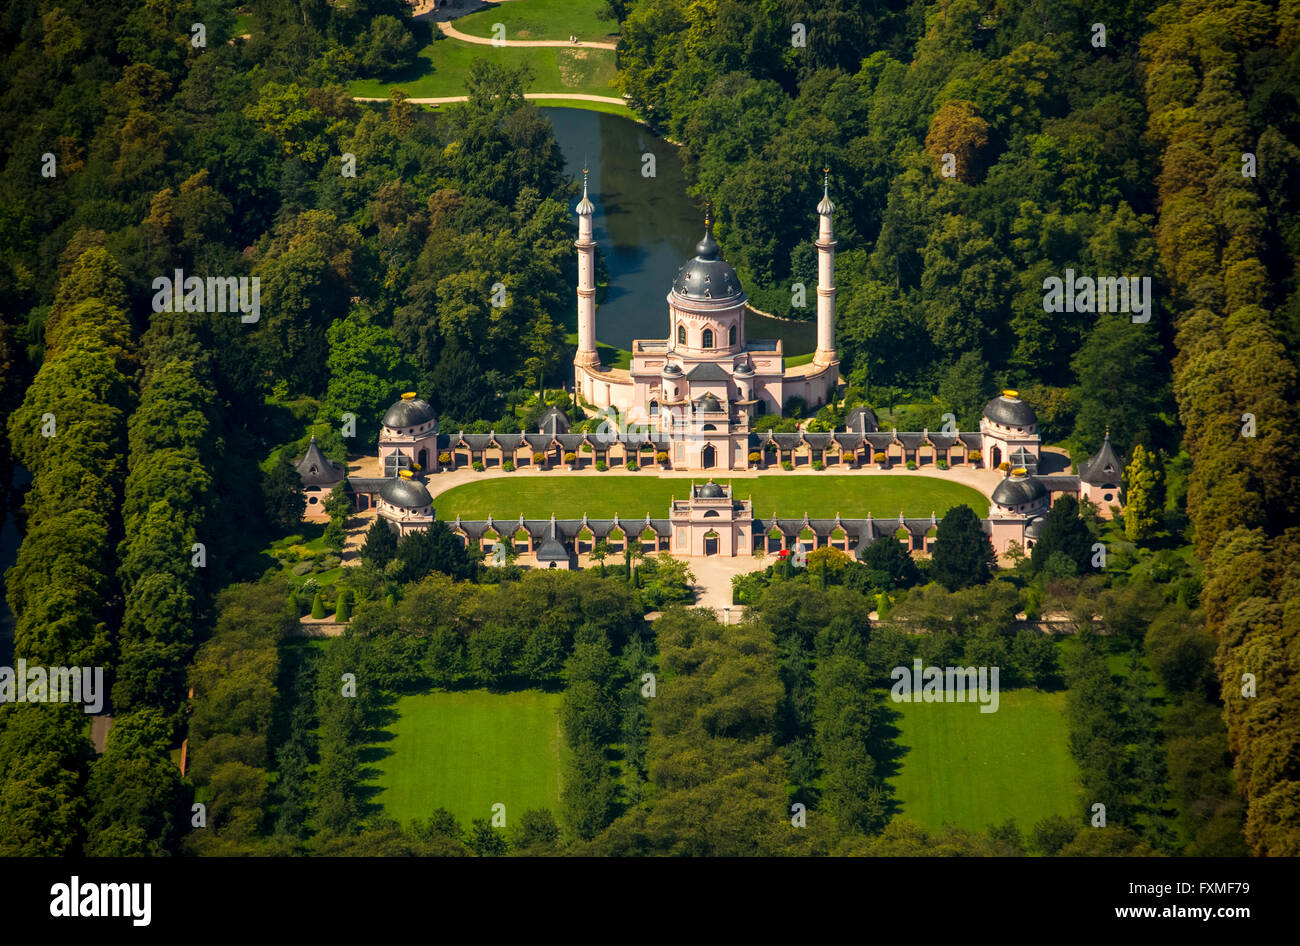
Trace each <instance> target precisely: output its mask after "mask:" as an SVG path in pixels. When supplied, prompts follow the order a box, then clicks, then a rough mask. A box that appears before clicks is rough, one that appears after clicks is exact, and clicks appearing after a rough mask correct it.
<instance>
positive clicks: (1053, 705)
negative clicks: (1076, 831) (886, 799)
mask: <svg viewBox="0 0 1300 946" xmlns="http://www.w3.org/2000/svg"><path fill="white" fill-rule="evenodd" d="M888 705H889V706H890V707H891V708H892V709H895V710H897V711H898V712H900V713H901V714H902V718H901V719H900V720H898V721H897V722H896V725H897V726H898V728H899V729H900V730H902V734H901V735H900V736H899V737H898V744H899V745H900V746H904V747H907V748H908V750H909V751H908V752H907V753H906V754H905V755H904V756H903V757H902V759H901V760H900V766H901V770H900V771H899V773H898V774H897V775H896V776H895V777H894V778H893V779H892V782H893V785H894V788H895V791H896V793H897V796H896V797H897V801H898V802H899V804H900V806H901V812H900V816H901V817H903V818H906V819H908V820H910V821H915V822H917V823H918V824H920V825H922V826H924V827H927V828H935V829H937V828H942V827H943V825H944V824H945V823H947V824H953V825H956V826H957V827H960V828H967V829H969V830H972V831H983V830H985V829H986V828H987V827H988V826H989V825H995V824H996V825H1000V824H1002V823H1003V822H1005V821H1006V820H1007V819H1008V818H1015V819H1016V824H1017V825H1019V826H1020V829H1021V830H1022V831H1027V830H1028V829H1029V828H1031V827H1033V825H1034V824H1035V823H1036V822H1038V821H1041V820H1042V819H1043V818H1046V817H1048V816H1049V815H1057V814H1059V815H1067V816H1070V817H1074V816H1075V815H1077V814H1078V813H1079V811H1078V809H1079V801H1078V793H1079V790H1080V787H1079V783H1078V770H1077V768H1076V767H1075V764H1074V760H1073V759H1071V758H1070V750H1069V746H1068V744H1067V742H1066V725H1065V692H1064V691H1061V692H1058V693H1038V692H1035V691H1034V690H1028V689H1026V690H1003V691H1002V692H1001V694H1000V699H999V705H998V711H997V712H996V713H981V712H980V711H979V705H978V704H971V703H895V702H893V701H892V700H889V701H888Z"/></svg>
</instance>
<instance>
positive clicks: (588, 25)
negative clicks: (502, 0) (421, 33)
mask: <svg viewBox="0 0 1300 946" xmlns="http://www.w3.org/2000/svg"><path fill="white" fill-rule="evenodd" d="M603 6H604V0H515V2H514V3H507V4H503V5H501V6H496V7H492V8H491V9H489V10H481V11H479V12H478V13H471V14H469V15H468V16H462V17H457V18H456V19H455V20H453V21H452V24H451V25H452V26H454V27H456V29H458V30H459V31H460V32H462V33H464V34H466V35H467V36H482V37H485V38H487V39H491V38H492V36H493V33H492V27H493V26H494V25H496V24H497V23H500V24H501V25H502V26H504V27H505V28H506V40H507V41H510V40H516V39H522V40H539V39H550V40H567V39H568V38H569V37H570V36H577V37H578V39H582V40H595V41H597V42H601V43H612V42H616V41H617V40H618V22H617V21H616V20H612V19H611V20H602V19H601V18H600V17H599V16H597V13H598V12H599V11H600V9H601V8H602V7H603Z"/></svg>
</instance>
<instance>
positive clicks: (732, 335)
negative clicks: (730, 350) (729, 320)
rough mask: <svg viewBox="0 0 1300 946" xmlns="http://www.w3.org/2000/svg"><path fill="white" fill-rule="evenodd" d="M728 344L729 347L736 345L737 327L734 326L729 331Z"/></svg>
mask: <svg viewBox="0 0 1300 946" xmlns="http://www.w3.org/2000/svg"><path fill="white" fill-rule="evenodd" d="M727 344H728V345H734V344H736V326H734V325H733V326H732V327H731V328H730V329H728V330H727Z"/></svg>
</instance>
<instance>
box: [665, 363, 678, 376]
mask: <svg viewBox="0 0 1300 946" xmlns="http://www.w3.org/2000/svg"><path fill="white" fill-rule="evenodd" d="M681 373H682V369H681V366H679V365H675V364H673V363H672V362H671V361H670V362H668V364H666V365H664V370H663V374H664V376H665V377H676V376H677V375H679V374H681Z"/></svg>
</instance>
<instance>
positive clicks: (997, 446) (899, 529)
mask: <svg viewBox="0 0 1300 946" xmlns="http://www.w3.org/2000/svg"><path fill="white" fill-rule="evenodd" d="M594 209H595V208H594V206H593V205H592V203H591V199H590V197H589V196H588V194H587V187H586V183H585V181H584V184H583V195H582V199H581V201H580V202H579V204H578V206H577V216H578V239H577V241H576V243H575V246H576V247H577V250H578V264H579V270H578V287H577V297H578V298H577V303H578V347H577V352H576V354H575V356H574V383H575V391H576V392H577V393H578V394H579V396H580V397H581V399H582V400H584V401H586V402H587V404H589V405H592V406H594V407H595V408H596V409H610V408H613V409H616V410H617V411H618V412H619V414H620V415H623V417H624V418H625V419H626V420H628V421H630V422H631V424H632V426H630V427H625V428H623V429H620V430H616V431H613V432H612V433H609V432H586V433H583V432H572V431H571V430H570V420H569V417H568V416H567V415H566V414H564V413H563V412H562V411H560V410H558V409H557V408H552V409H551V410H549V411H548V412H547V413H546V414H545V415H544V416H543V417H542V419H541V422H540V424H539V429H538V431H537V432H536V433H527V432H525V433H505V432H502V433H496V432H491V433H487V434H476V433H464V432H456V433H450V432H442V431H439V428H438V420H437V417H436V414H435V412H434V410H433V408H432V406H431V405H430V404H429V403H428V401H426V400H424V399H422V398H419V397H418V396H417V395H416V394H415V393H413V392H412V393H407V394H403V395H402V397H401V398H400V399H399V400H398V401H396V402H395V403H394V404H393V405H392V406H391V407H389V409H388V410H387V411H386V412H385V414H384V416H383V418H382V420H381V422H380V431H379V443H378V451H379V460H380V469H381V471H382V473H383V476H380V477H370V478H366V477H348V478H347V481H348V486H349V488H350V490H351V491H352V493H353V495H354V497H355V501H356V503H357V506H358V508H362V509H365V508H370V507H372V506H373V507H376V508H377V510H378V514H379V515H380V516H381V517H382V518H383V519H384V520H386V521H387V522H389V523H390V524H391V526H392V528H393V529H394V531H397V532H399V533H401V534H405V533H407V532H410V531H413V530H417V529H425V528H428V527H429V525H430V524H431V523H432V522H433V521H434V519H435V509H434V501H433V498H432V496H431V494H430V492H429V490H428V487H427V486H426V485H425V479H426V478H427V477H428V476H430V475H436V474H437V473H438V472H439V471H440V470H454V469H457V468H460V467H463V466H466V465H470V464H474V463H479V464H482V466H483V467H484V468H487V469H491V468H498V469H499V468H501V467H502V466H504V465H505V464H506V463H510V464H512V465H513V467H514V468H516V469H519V470H521V473H520V475H526V474H525V473H522V471H523V470H525V469H528V468H536V467H538V466H541V467H544V468H548V469H554V468H560V467H566V468H570V469H574V468H577V469H582V468H588V467H592V466H596V465H597V464H604V465H605V467H608V468H609V469H618V468H619V467H624V468H627V467H629V466H630V465H631V464H632V463H633V462H634V461H635V462H637V464H638V465H640V466H661V467H665V468H669V469H675V470H687V471H692V472H694V471H699V472H702V473H704V474H706V476H707V474H709V473H713V472H714V471H728V470H753V469H759V470H762V469H771V468H782V465H783V464H785V463H789V464H790V465H791V466H792V467H794V468H795V469H799V468H805V469H806V468H811V465H812V464H813V463H814V462H820V463H821V464H823V465H824V467H825V468H826V469H827V470H830V471H832V472H833V471H834V470H835V468H836V467H844V468H857V467H860V466H867V465H873V464H874V465H876V466H894V465H902V464H915V465H916V467H917V469H918V470H920V471H923V472H930V473H931V474H932V475H939V476H942V475H943V472H942V468H941V467H940V464H941V463H942V464H943V465H944V466H945V467H948V468H952V467H957V468H960V467H962V466H964V465H969V466H972V467H975V468H980V469H999V470H1001V471H1002V472H1003V479H1002V480H1001V481H1000V482H998V483H997V485H996V487H995V488H994V489H993V490H992V493H991V495H990V508H989V516H988V518H987V519H985V520H984V521H983V524H984V530H985V532H986V533H988V535H989V536H990V538H991V540H992V542H993V546H994V549H995V550H996V551H997V553H998V554H999V555H1005V554H1006V553H1007V551H1008V550H1009V549H1011V548H1012V546H1013V545H1019V546H1020V547H1021V548H1023V549H1026V550H1028V549H1032V547H1033V545H1034V543H1035V542H1036V541H1037V538H1038V536H1039V534H1040V533H1041V530H1042V526H1043V517H1044V516H1045V515H1046V513H1047V510H1048V508H1049V507H1050V505H1051V503H1052V502H1053V500H1054V499H1055V498H1056V497H1058V496H1061V495H1065V494H1069V495H1073V496H1075V497H1078V498H1084V497H1086V498H1088V499H1089V500H1091V501H1093V502H1094V503H1097V504H1098V506H1099V507H1100V509H1101V514H1102V515H1103V516H1109V515H1112V514H1113V510H1114V509H1115V508H1117V507H1118V506H1119V504H1120V502H1121V492H1120V490H1121V483H1122V476H1123V469H1124V464H1123V461H1122V460H1121V459H1120V457H1119V456H1118V455H1117V454H1116V453H1115V451H1114V449H1113V448H1112V447H1111V444H1110V438H1109V435H1108V436H1107V437H1106V439H1105V440H1104V442H1103V443H1102V446H1101V449H1100V450H1099V452H1098V453H1097V455H1096V456H1094V457H1092V458H1090V459H1088V460H1085V461H1084V462H1083V463H1081V464H1080V465H1079V473H1078V475H1061V474H1057V475H1039V473H1038V467H1039V461H1040V459H1041V439H1040V435H1039V430H1038V418H1037V415H1036V414H1035V412H1034V409H1033V407H1032V406H1030V405H1029V404H1028V403H1027V402H1025V401H1024V400H1022V399H1021V398H1020V397H1019V395H1018V393H1017V392H1015V391H1004V392H1002V394H1001V395H1000V396H999V397H995V398H993V399H992V400H990V401H989V402H988V403H987V404H986V405H985V406H984V409H983V412H982V415H981V418H980V424H979V429H978V430H974V431H961V430H957V429H952V430H944V431H942V432H939V431H930V430H922V431H910V432H908V431H897V430H888V431H882V430H880V428H879V424H878V420H877V417H876V415H875V413H874V412H873V411H872V410H871V409H870V408H869V407H865V406H863V407H857V408H854V409H853V410H851V411H850V412H849V414H848V416H847V418H846V422H845V429H844V430H843V431H829V432H814V431H799V432H794V433H776V432H763V433H756V432H754V431H753V430H752V429H751V424H752V422H753V421H754V420H755V419H756V418H758V417H761V416H763V415H764V414H766V413H780V412H782V411H783V409H784V408H785V406H786V405H787V404H788V403H789V401H790V399H791V398H794V397H799V398H802V399H803V400H804V402H805V403H806V404H808V405H809V406H811V407H817V406H820V405H822V404H825V403H827V402H830V401H833V400H834V399H835V397H836V390H837V386H838V383H839V358H838V355H837V353H836V349H835V285H834V258H835V255H834V254H835V239H834V233H833V229H832V224H831V218H832V215H833V213H834V211H835V206H834V204H833V203H832V202H831V200H830V196H829V192H828V190H825V191H824V192H823V197H822V200H821V202H820V203H819V204H818V205H817V215H818V219H819V223H818V231H817V241H816V247H817V253H818V286H817V349H816V352H815V354H814V356H813V360H812V362H811V363H809V364H806V365H801V366H798V367H795V368H785V367H783V366H784V353H783V351H782V348H781V343H780V342H765V341H760V340H750V339H746V337H745V329H744V313H745V308H746V295H745V292H744V289H743V288H742V287H741V285H740V280H739V278H738V277H737V276H736V272H735V270H734V269H733V268H732V267H731V266H730V265H729V264H728V263H727V262H726V261H725V260H723V259H722V258H721V257H720V255H719V249H718V244H717V242H716V241H715V240H714V238H713V234H712V229H711V226H710V224H709V222H708V220H707V219H706V221H705V231H704V237H703V239H701V240H700V242H699V244H698V245H697V246H696V255H695V256H694V257H693V258H691V259H689V260H687V261H686V262H685V263H684V264H683V265H682V266H681V268H680V269H678V271H677V275H676V277H675V278H674V279H673V282H672V286H671V288H670V290H669V292H668V296H667V301H668V330H669V331H668V337H667V338H666V339H653V340H638V341H636V342H634V343H633V350H632V363H631V367H630V368H629V369H627V370H619V369H614V368H608V367H606V366H604V365H602V364H601V362H600V358H599V355H598V354H597V351H596V327H595V326H596V322H595V319H596V303H595V291H596V290H595V246H596V244H595V241H594V240H593V238H592V214H593V212H594ZM755 458H757V459H755ZM298 469H299V473H300V474H301V476H302V480H303V485H304V489H305V490H306V491H307V492H308V494H309V506H308V512H307V516H308V518H313V517H315V518H322V517H323V516H324V512H323V508H322V506H323V502H324V498H325V496H327V495H328V494H329V491H330V489H332V488H333V486H334V485H336V484H337V483H338V482H340V481H342V480H343V478H344V471H343V470H342V469H341V468H339V467H337V465H335V464H332V463H331V462H330V461H329V460H327V459H326V458H325V457H324V456H323V455H322V454H321V452H320V450H319V448H318V447H317V445H316V443H315V441H314V440H313V442H312V443H311V445H310V446H309V448H308V451H307V454H306V455H305V456H304V457H303V459H302V460H301V461H300V463H299V465H298ZM647 475H648V474H647ZM902 475H914V474H902ZM741 482H743V481H741ZM683 492H684V495H683V496H682V497H681V498H680V499H673V501H672V502H671V504H670V508H669V509H668V510H666V511H667V516H666V517H663V518H659V517H656V516H655V515H652V513H655V512H662V511H658V510H646V512H645V517H644V519H635V520H630V521H626V522H620V521H619V519H618V518H617V517H615V518H613V519H610V520H600V519H589V518H587V517H586V516H585V515H584V516H583V517H582V518H580V519H555V518H552V519H549V520H527V519H523V518H520V519H519V520H518V521H513V520H512V521H510V522H501V523H497V522H493V521H492V520H491V519H487V520H472V521H471V520H462V519H459V518H457V519H455V520H450V521H448V523H447V524H448V525H449V526H450V527H451V528H452V530H453V531H454V532H455V533H456V534H458V535H460V536H461V537H462V539H463V540H464V541H465V542H466V543H468V544H470V545H471V546H477V547H479V548H483V549H489V548H491V547H492V545H493V544H495V543H496V542H497V541H510V542H513V541H514V539H513V538H506V537H513V536H514V535H515V534H516V533H518V532H519V531H520V530H522V532H523V533H525V534H526V535H527V536H528V539H527V541H526V542H525V543H524V545H523V547H522V548H521V551H526V552H531V553H534V554H535V555H536V556H537V561H538V564H539V565H541V566H542V567H549V568H568V567H571V565H573V564H575V563H576V556H577V554H579V553H581V552H584V551H589V550H590V549H591V547H592V546H593V545H594V543H595V542H596V541H597V540H602V539H603V540H607V541H612V542H613V544H614V545H615V546H617V545H618V544H620V543H626V542H629V541H630V542H633V543H636V542H638V541H640V542H642V543H643V546H644V549H645V551H648V552H653V551H656V550H661V551H669V552H671V553H672V554H674V555H680V556H686V557H697V556H711V555H718V556H723V557H733V556H747V555H752V554H754V552H755V551H756V550H758V549H763V550H764V551H775V550H777V549H793V548H795V547H797V546H799V545H801V544H802V545H803V547H805V548H815V547H819V546H824V545H831V546H835V547H838V548H842V549H843V550H844V551H846V552H849V553H851V554H854V553H856V554H858V555H861V554H862V552H863V551H865V549H866V548H867V547H868V546H869V545H870V544H871V543H872V542H874V541H876V540H877V539H882V538H888V539H890V540H893V541H903V542H904V543H905V544H906V545H907V546H908V548H909V549H910V550H912V551H913V552H926V551H928V550H929V547H930V545H931V544H932V542H933V535H932V533H933V530H934V529H935V527H936V526H937V524H938V522H937V519H936V518H935V517H934V515H933V514H932V515H931V516H929V517H920V518H908V517H904V516H901V515H900V516H899V517H897V518H883V519H876V518H873V517H872V516H871V515H868V516H867V517H866V518H841V517H840V516H836V517H834V518H832V519H816V518H813V519H810V518H808V517H806V516H805V517H803V518H790V519H782V518H778V517H777V516H776V515H775V514H774V515H772V516H771V517H770V518H760V517H759V516H758V515H756V510H754V509H753V508H752V504H751V503H750V502H749V500H747V499H742V498H740V497H737V496H733V495H732V487H731V486H730V485H726V484H723V483H717V482H713V481H712V480H706V481H705V482H702V483H697V482H694V481H690V482H689V483H684V484H683ZM757 512H759V513H761V512H762V511H757ZM809 531H811V533H812V535H813V539H812V540H807V539H801V538H800V536H802V535H803V534H805V533H806V532H809Z"/></svg>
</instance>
